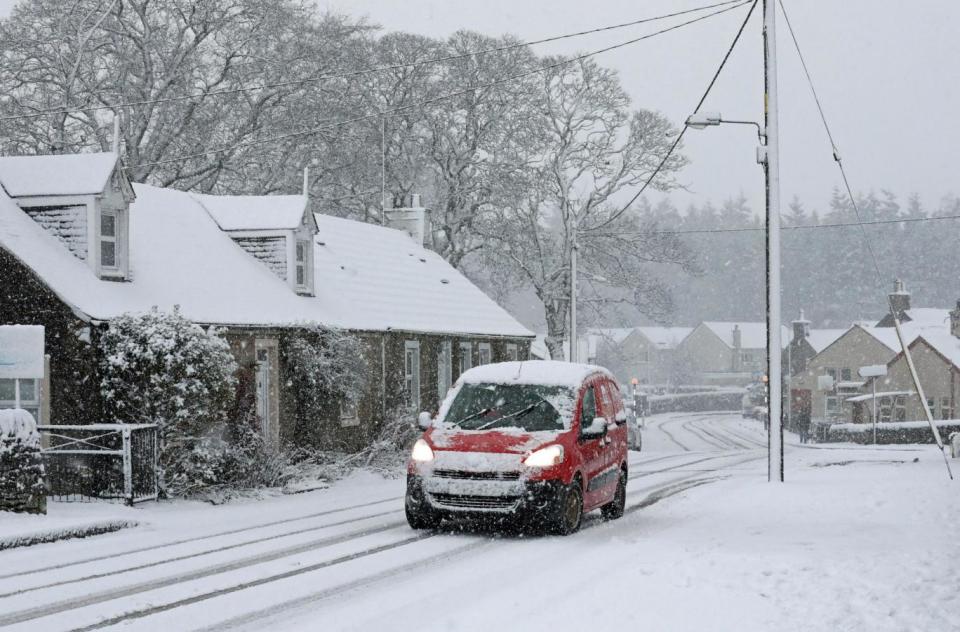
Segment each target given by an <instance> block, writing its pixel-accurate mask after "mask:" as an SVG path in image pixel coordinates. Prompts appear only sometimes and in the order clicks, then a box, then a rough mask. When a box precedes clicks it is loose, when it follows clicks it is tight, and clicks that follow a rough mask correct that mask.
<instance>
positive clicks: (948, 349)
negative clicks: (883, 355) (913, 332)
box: [901, 329, 960, 368]
mask: <svg viewBox="0 0 960 632" xmlns="http://www.w3.org/2000/svg"><path fill="white" fill-rule="evenodd" d="M917 337H918V338H923V339H924V340H925V341H926V342H927V344H929V345H930V346H931V347H933V348H934V349H935V350H936V351H937V352H939V353H940V354H942V355H943V356H944V357H945V358H946V359H947V360H948V361H949V362H951V363H952V364H953V366H955V367H958V368H960V338H957V337H956V336H954V335H953V334H951V333H950V331H949V330H946V329H945V330H941V331H931V330H927V331H924V332H922V333H920V334H919V335H918V336H917ZM901 353H902V352H901Z"/></svg>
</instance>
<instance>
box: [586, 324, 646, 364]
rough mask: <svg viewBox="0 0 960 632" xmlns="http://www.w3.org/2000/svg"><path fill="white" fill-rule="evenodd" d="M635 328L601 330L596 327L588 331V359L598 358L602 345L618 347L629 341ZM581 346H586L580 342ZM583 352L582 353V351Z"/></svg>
mask: <svg viewBox="0 0 960 632" xmlns="http://www.w3.org/2000/svg"><path fill="white" fill-rule="evenodd" d="M633 329H634V328H633V327H617V328H600V327H595V328H591V329H588V330H587V335H586V345H587V348H586V353H587V357H588V358H596V357H597V350H598V349H599V348H600V343H605V344H607V345H611V346H617V345H619V344H620V343H621V342H623V341H624V340H626V339H627V336H629V335H630V334H631V333H633ZM580 344H581V346H582V345H583V344H584V342H583V340H581V341H580ZM581 352H582V351H581Z"/></svg>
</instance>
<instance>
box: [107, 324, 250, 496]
mask: <svg viewBox="0 0 960 632" xmlns="http://www.w3.org/2000/svg"><path fill="white" fill-rule="evenodd" d="M100 347H101V351H102V360H101V366H100V375H101V383H100V386H101V391H102V394H103V397H104V401H105V402H106V408H107V411H106V412H107V415H108V418H110V419H112V420H113V421H114V422H116V423H155V424H157V425H158V427H159V435H160V465H161V481H163V483H162V485H163V488H164V489H165V490H166V491H167V492H168V493H173V494H176V493H179V491H180V490H185V489H191V488H192V487H193V486H194V485H195V484H197V483H198V482H199V481H206V480H209V479H210V477H211V472H213V471H215V470H214V468H212V467H211V466H210V465H209V463H207V459H212V460H218V459H221V458H222V457H223V455H222V453H223V452H224V451H225V450H226V447H225V446H227V445H228V444H229V443H230V437H229V436H227V435H228V434H229V433H227V432H226V428H227V421H228V420H227V414H228V411H229V410H230V407H231V405H232V403H233V400H234V396H235V382H236V378H235V375H234V374H235V372H236V370H237V363H236V361H235V360H234V358H233V355H232V354H231V353H230V347H229V345H228V344H227V341H226V340H225V339H224V338H223V336H222V335H221V333H220V332H219V331H218V330H215V329H212V328H211V329H209V330H204V329H203V328H202V327H200V326H199V325H196V324H194V323H191V322H190V321H188V320H187V319H185V318H184V317H183V316H182V315H181V314H180V312H179V310H178V309H174V311H173V313H164V312H160V311H159V310H157V309H156V308H154V309H153V310H151V311H150V312H148V313H146V314H139V315H131V314H125V315H124V316H121V317H120V318H117V319H115V320H113V321H111V322H110V325H109V327H108V328H107V330H106V331H105V332H104V333H103V335H102V337H101V339H100Z"/></svg>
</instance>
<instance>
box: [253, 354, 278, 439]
mask: <svg viewBox="0 0 960 632" xmlns="http://www.w3.org/2000/svg"><path fill="white" fill-rule="evenodd" d="M255 349H256V358H257V364H256V376H257V379H256V386H257V419H259V421H260V436H262V437H263V440H264V442H265V443H266V444H267V445H271V446H277V445H279V443H280V389H279V379H278V372H279V371H278V369H279V353H278V351H279V349H278V345H277V340H276V339H275V338H257V340H256V345H255Z"/></svg>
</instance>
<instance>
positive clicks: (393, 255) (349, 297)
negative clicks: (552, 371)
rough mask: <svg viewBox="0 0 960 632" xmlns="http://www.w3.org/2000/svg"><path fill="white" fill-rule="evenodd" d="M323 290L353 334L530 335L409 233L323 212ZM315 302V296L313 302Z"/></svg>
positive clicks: (319, 276)
mask: <svg viewBox="0 0 960 632" xmlns="http://www.w3.org/2000/svg"><path fill="white" fill-rule="evenodd" d="M314 217H315V218H316V220H317V228H318V231H319V232H318V234H317V237H316V239H315V241H316V244H317V245H316V247H315V249H314V261H315V265H316V276H315V277H314V278H315V279H316V293H317V297H318V299H317V300H319V301H321V302H322V304H323V305H324V307H325V309H327V310H329V311H332V312H335V313H337V315H338V316H337V320H338V321H339V322H342V323H345V324H344V325H343V326H346V327H349V328H351V329H367V330H382V329H386V328H388V327H389V328H392V329H396V330H406V331H422V332H447V333H464V334H468V333H478V334H490V335H503V336H529V337H533V335H534V334H533V332H531V331H530V330H529V329H527V328H526V327H524V326H523V325H521V324H520V323H519V322H517V320H516V319H515V318H514V317H513V316H511V315H510V314H509V313H507V311H506V310H505V309H503V308H502V307H500V306H499V305H498V304H497V303H496V302H495V301H493V300H492V299H491V298H490V297H488V296H487V295H486V294H484V293H483V292H482V291H481V290H480V289H479V288H478V287H477V286H476V285H474V284H473V283H472V282H471V281H470V280H468V279H467V278H466V277H465V276H463V275H462V274H460V272H458V271H457V270H456V269H454V268H453V267H452V266H451V265H450V264H449V263H447V262H446V261H445V260H444V259H443V257H441V256H440V255H438V254H437V253H435V252H433V251H430V250H426V249H425V248H423V247H422V246H420V245H419V244H417V243H416V242H415V241H413V239H411V237H410V235H408V234H407V233H405V232H403V231H400V230H394V229H392V228H384V227H383V226H377V225H374V224H365V223H363V222H356V221H352V220H347V219H340V218H338V217H330V216H329V215H320V214H316V215H315V216H314ZM308 300H313V299H308Z"/></svg>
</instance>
